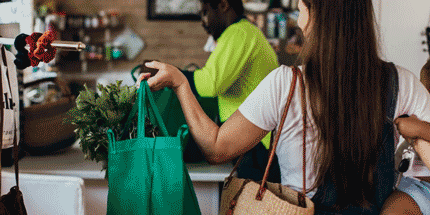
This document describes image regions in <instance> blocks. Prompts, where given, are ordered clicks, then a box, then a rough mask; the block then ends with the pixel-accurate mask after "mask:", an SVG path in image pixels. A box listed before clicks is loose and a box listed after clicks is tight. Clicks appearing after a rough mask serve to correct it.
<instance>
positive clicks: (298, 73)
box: [227, 67, 307, 203]
mask: <svg viewBox="0 0 430 215" xmlns="http://www.w3.org/2000/svg"><path fill="white" fill-rule="evenodd" d="M292 70H293V79H292V81H291V87H290V91H289V94H288V98H287V103H286V105H285V108H284V112H283V114H282V118H281V121H280V123H279V128H278V132H276V136H275V139H274V140H273V141H271V145H270V152H269V153H270V154H269V161H268V163H267V166H266V170H265V172H264V176H263V180H262V182H261V184H260V189H259V191H258V193H257V196H256V199H257V200H261V199H262V198H263V195H264V192H265V191H266V182H267V178H268V176H269V169H270V166H271V165H272V161H273V158H274V156H275V151H276V147H277V145H278V141H279V137H280V134H281V131H282V127H283V126H284V123H285V119H286V117H287V113H288V110H289V107H290V105H291V101H292V98H293V95H294V92H295V88H296V82H297V77H299V85H300V88H301V106H302V113H303V117H302V118H303V189H302V193H299V203H301V202H305V201H304V198H305V196H304V195H305V194H306V125H307V123H306V119H307V108H306V107H307V105H306V92H305V85H304V80H303V75H302V73H301V71H300V69H299V68H297V67H292ZM272 133H273V132H272ZM243 157H244V154H242V155H241V156H240V157H239V159H238V160H237V162H236V164H235V165H234V167H233V170H232V171H231V173H230V175H229V177H228V181H230V180H231V178H232V177H233V174H234V172H235V171H236V170H237V168H238V167H239V164H240V162H241V161H242V159H243ZM227 184H228V182H227ZM301 194H303V195H301Z"/></svg>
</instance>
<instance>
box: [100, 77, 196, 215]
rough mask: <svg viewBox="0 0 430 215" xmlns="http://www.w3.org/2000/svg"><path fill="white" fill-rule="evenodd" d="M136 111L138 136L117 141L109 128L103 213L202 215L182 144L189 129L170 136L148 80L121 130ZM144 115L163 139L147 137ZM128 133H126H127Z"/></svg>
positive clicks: (183, 127)
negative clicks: (105, 203) (105, 207)
mask: <svg viewBox="0 0 430 215" xmlns="http://www.w3.org/2000/svg"><path fill="white" fill-rule="evenodd" d="M136 111H137V112H138V114H137V115H138V116H137V117H138V122H137V124H138V125H137V127H138V128H137V138H135V139H128V140H117V139H116V138H115V134H114V133H113V131H112V130H108V132H107V133H108V138H109V157H108V182H109V192H108V206H107V214H115V215H117V214H201V213H200V208H199V205H198V202H197V198H196V194H195V191H194V188H193V185H192V182H191V179H190V176H189V174H188V171H187V168H186V166H185V164H184V162H183V157H182V151H183V145H182V143H183V142H184V141H186V138H187V136H188V127H187V126H186V125H182V126H181V127H180V128H178V132H177V135H176V136H169V135H168V132H167V129H166V126H165V125H164V122H163V120H162V117H161V116H160V114H159V111H158V109H157V106H156V104H155V102H154V99H153V96H152V92H151V91H150V89H149V86H148V84H147V82H146V81H142V83H141V87H140V88H139V90H138V96H137V100H136V102H135V105H134V106H133V109H132V111H131V114H130V116H129V117H128V121H127V122H126V124H125V128H127V127H128V125H129V124H130V122H131V120H132V119H133V117H134V116H135V115H136V114H135V113H136ZM145 116H146V117H148V118H149V119H150V120H151V123H152V124H153V125H154V126H158V127H159V128H160V133H161V136H151V137H146V136H145V129H146V128H145ZM125 130H127V129H125Z"/></svg>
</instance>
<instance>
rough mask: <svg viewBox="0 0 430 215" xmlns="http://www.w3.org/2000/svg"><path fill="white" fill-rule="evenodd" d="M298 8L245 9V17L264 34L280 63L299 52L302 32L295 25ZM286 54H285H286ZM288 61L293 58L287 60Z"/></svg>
mask: <svg viewBox="0 0 430 215" xmlns="http://www.w3.org/2000/svg"><path fill="white" fill-rule="evenodd" d="M298 14H299V13H298V10H293V9H291V8H269V9H268V10H266V11H264V12H255V11H251V12H250V11H245V16H246V17H247V19H248V20H249V21H250V22H251V23H253V24H254V25H256V26H257V27H258V28H259V29H260V30H261V31H262V32H263V33H264V35H265V36H266V38H267V39H268V41H269V43H270V44H271V45H272V47H273V49H274V50H275V52H276V53H277V54H278V56H280V58H281V60H280V61H283V62H281V63H284V62H285V60H282V59H285V58H291V56H292V57H293V58H295V57H296V55H297V54H298V53H299V52H300V50H301V46H302V43H303V37H302V32H301V30H300V28H299V27H298V26H297V18H298ZM286 55H287V56H286ZM287 61H288V63H291V61H294V60H287Z"/></svg>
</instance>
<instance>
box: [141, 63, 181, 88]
mask: <svg viewBox="0 0 430 215" xmlns="http://www.w3.org/2000/svg"><path fill="white" fill-rule="evenodd" d="M145 66H146V67H148V68H153V69H157V70H158V72H157V73H156V74H155V75H154V76H152V77H151V74H150V73H142V74H140V75H139V78H138V80H137V82H136V85H137V86H138V87H139V86H140V82H141V81H142V80H147V81H148V85H149V87H150V88H151V90H152V91H157V90H161V89H163V88H164V87H169V88H171V89H173V90H175V91H176V89H178V88H179V87H180V86H182V85H183V84H184V83H186V82H187V79H186V78H185V76H184V74H182V72H181V71H179V69H178V68H176V67H174V66H172V65H169V64H166V63H161V62H157V61H152V62H149V63H145Z"/></svg>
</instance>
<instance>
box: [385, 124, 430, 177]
mask: <svg viewBox="0 0 430 215" xmlns="http://www.w3.org/2000/svg"><path fill="white" fill-rule="evenodd" d="M394 123H395V124H396V126H397V129H398V131H399V133H400V134H401V135H402V136H403V137H404V138H405V139H406V140H408V142H410V143H412V146H413V147H414V149H415V151H417V153H418V154H419V155H420V157H421V159H422V160H423V161H424V163H425V164H426V166H427V167H428V168H429V169H430V123H428V122H425V121H422V120H420V119H418V118H417V117H416V116H410V117H401V118H400V117H399V118H397V119H396V120H395V121H394Z"/></svg>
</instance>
